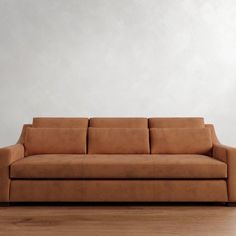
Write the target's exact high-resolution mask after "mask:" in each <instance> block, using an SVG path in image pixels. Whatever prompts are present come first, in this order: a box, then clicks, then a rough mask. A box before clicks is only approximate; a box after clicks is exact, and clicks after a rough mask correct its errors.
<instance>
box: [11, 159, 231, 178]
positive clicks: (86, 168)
mask: <svg viewBox="0 0 236 236" xmlns="http://www.w3.org/2000/svg"><path fill="white" fill-rule="evenodd" d="M226 177H227V165H226V164H225V163H224V162H221V161H217V160H215V159H213V158H211V157H208V156H202V155H35V156H30V157H26V158H24V159H22V160H19V161H16V162H14V163H13V164H12V165H11V178H29V179H30V178H32V179H33V178H34V179H39V178H44V179H47V178H49V179H50V178H59V179H66V178H68V179H71V178H74V179H77V178H85V179H93V178H94V179H96V178H97V179H100V178H103V179H105V178H107V179H109V178H110V179H113V178H114V179H137V178H146V179H147V178H170V179H173V178H177V179H178V178H179V179H182V178H187V179H194V178H197V179H201V178H202V179H211V178H226Z"/></svg>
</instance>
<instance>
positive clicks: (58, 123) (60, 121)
mask: <svg viewBox="0 0 236 236" xmlns="http://www.w3.org/2000/svg"><path fill="white" fill-rule="evenodd" d="M33 127H35V128H87V127H88V118H63V117H35V118H33Z"/></svg>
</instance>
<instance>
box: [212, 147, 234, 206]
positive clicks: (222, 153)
mask: <svg viewBox="0 0 236 236" xmlns="http://www.w3.org/2000/svg"><path fill="white" fill-rule="evenodd" d="M213 158H215V159H217V160H220V161H223V162H225V163H226V164H227V169H228V176H227V185H228V195H229V196H228V197H229V201H230V202H236V148H234V147H229V146H225V145H222V144H215V145H214V146H213Z"/></svg>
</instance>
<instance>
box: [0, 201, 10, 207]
mask: <svg viewBox="0 0 236 236" xmlns="http://www.w3.org/2000/svg"><path fill="white" fill-rule="evenodd" d="M8 206H10V203H9V202H0V207H8Z"/></svg>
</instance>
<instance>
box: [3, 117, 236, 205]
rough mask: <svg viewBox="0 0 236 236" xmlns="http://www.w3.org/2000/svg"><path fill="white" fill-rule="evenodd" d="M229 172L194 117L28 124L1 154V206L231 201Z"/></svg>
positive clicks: (234, 186)
mask: <svg viewBox="0 0 236 236" xmlns="http://www.w3.org/2000/svg"><path fill="white" fill-rule="evenodd" d="M88 126H90V128H89V135H88V137H87V128H88ZM148 128H150V129H148ZM149 131H150V132H149ZM149 139H150V141H151V142H149ZM87 143H88V153H89V154H87V150H86V149H87V147H86V146H87ZM150 149H151V152H152V153H154V154H150ZM162 153H163V154H162ZM24 156H25V157H24ZM212 157H213V158H212ZM235 166H236V149H235V148H231V147H227V146H223V145H221V144H220V142H219V140H218V139H217V136H216V133H215V130H214V126H213V125H211V124H204V120H203V118H200V117H194V118H158V117H156V118H150V119H149V120H148V119H147V118H135V117H134V118H131V117H130V118H91V119H90V121H89V120H88V118H47V117H41V118H34V120H33V124H32V125H31V124H29V125H25V126H24V128H23V130H22V134H21V137H20V139H19V141H18V144H16V145H13V146H10V147H6V148H2V149H0V202H9V201H10V202H14V201H15V202H24V201H29V202H35V201H46V202H50V201H51V202H55V201H85V202H87V201H97V202H99V201H101V202H103V201H111V202H114V201H127V202H133V201H144V202H146V201H165V202H167V201H193V202H195V201H199V202H203V201H206V202H211V201H212V202H228V201H229V202H236V169H235Z"/></svg>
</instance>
